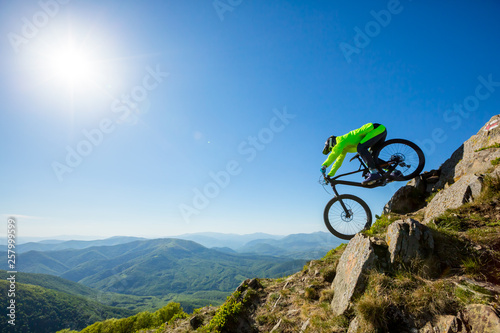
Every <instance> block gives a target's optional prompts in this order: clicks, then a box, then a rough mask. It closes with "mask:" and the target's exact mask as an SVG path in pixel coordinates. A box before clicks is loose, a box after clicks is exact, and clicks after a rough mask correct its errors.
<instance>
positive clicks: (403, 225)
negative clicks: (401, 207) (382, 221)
mask: <svg viewBox="0 0 500 333" xmlns="http://www.w3.org/2000/svg"><path fill="white" fill-rule="evenodd" d="M385 241H386V243H387V245H388V247H389V253H390V262H391V263H394V262H395V261H400V262H403V263H408V262H410V260H412V259H413V258H416V257H419V258H422V259H424V258H427V257H428V256H430V255H431V254H432V252H433V250H434V239H433V237H432V233H431V232H430V230H429V228H427V227H426V226H425V225H423V224H421V223H420V222H418V221H416V220H413V219H406V220H404V221H403V220H399V221H396V222H394V223H392V224H391V225H389V227H388V228H387V234H386V238H385Z"/></svg>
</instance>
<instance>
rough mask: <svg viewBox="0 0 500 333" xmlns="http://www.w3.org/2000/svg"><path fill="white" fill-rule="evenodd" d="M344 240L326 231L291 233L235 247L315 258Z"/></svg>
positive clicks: (248, 250)
mask: <svg viewBox="0 0 500 333" xmlns="http://www.w3.org/2000/svg"><path fill="white" fill-rule="evenodd" d="M343 242H345V241H343V240H341V239H339V238H337V237H334V236H332V235H331V234H330V233H326V232H315V233H311V234H293V235H289V236H286V237H284V238H281V239H257V240H253V241H251V242H248V243H247V244H245V245H244V246H242V247H240V248H238V249H237V252H239V253H256V254H261V255H274V256H280V257H289V258H295V259H306V260H310V259H317V258H321V257H322V256H324V255H325V254H326V253H327V252H328V251H329V250H331V249H332V248H335V247H337V246H339V245H340V244H341V243H343Z"/></svg>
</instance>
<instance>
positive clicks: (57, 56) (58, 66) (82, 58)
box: [47, 43, 96, 85]
mask: <svg viewBox="0 0 500 333" xmlns="http://www.w3.org/2000/svg"><path fill="white" fill-rule="evenodd" d="M47 69H48V70H49V72H50V73H51V75H52V76H53V78H54V79H57V80H61V81H63V82H64V83H69V84H71V85H75V84H76V85H79V84H86V83H87V84H88V83H91V81H92V80H93V79H94V78H95V75H96V65H95V61H93V59H92V58H91V57H90V56H89V54H87V53H86V52H85V50H81V49H78V48H77V47H75V46H74V45H72V44H71V43H70V44H69V45H66V46H64V47H61V48H59V49H56V50H55V51H53V52H52V53H51V54H50V55H48V68H47Z"/></svg>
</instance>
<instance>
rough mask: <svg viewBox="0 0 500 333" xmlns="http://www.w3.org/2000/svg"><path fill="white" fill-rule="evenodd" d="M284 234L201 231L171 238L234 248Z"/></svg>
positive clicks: (206, 245) (278, 237) (210, 245)
mask: <svg viewBox="0 0 500 333" xmlns="http://www.w3.org/2000/svg"><path fill="white" fill-rule="evenodd" d="M283 237H285V236H279V235H270V234H265V233H253V234H247V235H238V234H223V233H218V232H201V233H193V234H184V235H179V236H174V237H172V238H178V239H185V240H190V241H193V242H196V243H198V244H201V245H203V246H205V247H208V248H212V247H228V248H231V249H233V250H236V249H238V248H240V247H242V246H244V245H245V244H246V243H248V242H251V241H254V240H257V239H276V240H277V239H281V238H283Z"/></svg>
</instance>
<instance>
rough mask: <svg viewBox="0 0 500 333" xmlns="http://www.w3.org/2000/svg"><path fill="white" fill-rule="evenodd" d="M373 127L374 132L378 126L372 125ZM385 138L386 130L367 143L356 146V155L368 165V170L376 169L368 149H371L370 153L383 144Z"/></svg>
mask: <svg viewBox="0 0 500 333" xmlns="http://www.w3.org/2000/svg"><path fill="white" fill-rule="evenodd" d="M373 126H374V127H375V128H374V130H375V129H376V128H377V127H379V126H380V125H379V124H373ZM386 137H387V130H384V131H383V132H382V133H380V134H378V135H376V136H374V137H373V138H371V139H369V140H368V141H366V142H363V143H360V144H358V148H357V150H358V153H359V155H360V156H361V158H362V159H363V161H365V163H366V164H367V165H368V168H370V169H377V166H376V164H375V161H374V160H373V156H372V154H371V153H370V151H369V150H368V149H369V148H370V147H371V148H372V151H375V150H376V149H377V148H378V147H379V146H380V145H381V144H382V143H384V141H385V138H386Z"/></svg>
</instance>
